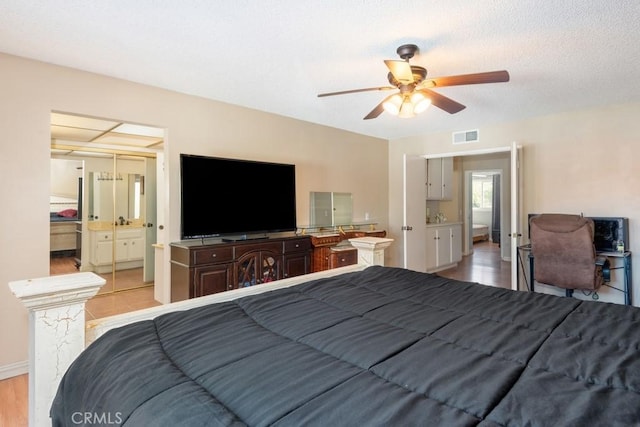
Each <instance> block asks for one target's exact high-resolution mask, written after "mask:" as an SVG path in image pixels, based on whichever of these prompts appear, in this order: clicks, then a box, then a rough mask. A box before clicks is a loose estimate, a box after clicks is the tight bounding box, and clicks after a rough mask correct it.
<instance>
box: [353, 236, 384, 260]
mask: <svg viewBox="0 0 640 427" xmlns="http://www.w3.org/2000/svg"><path fill="white" fill-rule="evenodd" d="M349 242H350V243H351V246H353V247H354V248H356V249H358V264H364V265H384V250H385V249H386V248H388V247H389V245H391V242H393V239H388V238H385V237H356V238H353V239H349Z"/></svg>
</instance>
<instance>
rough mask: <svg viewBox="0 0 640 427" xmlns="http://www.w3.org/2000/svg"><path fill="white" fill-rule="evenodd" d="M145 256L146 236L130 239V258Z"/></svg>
mask: <svg viewBox="0 0 640 427" xmlns="http://www.w3.org/2000/svg"><path fill="white" fill-rule="evenodd" d="M143 257H144V238H143V237H139V238H137V239H129V259H130V260H135V259H142V258H143Z"/></svg>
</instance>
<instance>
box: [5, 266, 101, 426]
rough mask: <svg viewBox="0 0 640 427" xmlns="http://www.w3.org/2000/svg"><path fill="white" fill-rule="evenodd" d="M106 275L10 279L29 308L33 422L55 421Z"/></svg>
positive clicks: (30, 389)
mask: <svg viewBox="0 0 640 427" xmlns="http://www.w3.org/2000/svg"><path fill="white" fill-rule="evenodd" d="M105 282H106V281H105V280H104V279H103V278H101V277H100V276H98V275H96V274H94V273H90V272H87V273H74V274H65V275H60V276H50V277H43V278H39V279H29V280H20V281H15V282H10V283H9V287H10V288H11V292H13V294H14V295H15V296H16V297H18V298H19V299H20V300H21V301H22V303H23V304H24V305H25V306H26V307H27V308H28V310H29V425H30V426H44V425H51V420H50V419H49V409H50V407H51V403H52V402H53V398H54V396H55V393H56V391H57V389H58V384H59V383H60V380H61V379H62V376H63V375H64V373H65V372H66V370H67V368H68V367H69V365H70V364H71V362H72V361H73V360H74V359H75V358H76V357H77V356H78V355H79V354H80V352H82V350H84V346H85V344H84V334H85V316H84V305H85V302H86V301H87V300H88V299H89V298H91V297H93V296H94V295H95V294H96V293H97V292H98V290H99V289H100V287H101V286H102V285H104V284H105Z"/></svg>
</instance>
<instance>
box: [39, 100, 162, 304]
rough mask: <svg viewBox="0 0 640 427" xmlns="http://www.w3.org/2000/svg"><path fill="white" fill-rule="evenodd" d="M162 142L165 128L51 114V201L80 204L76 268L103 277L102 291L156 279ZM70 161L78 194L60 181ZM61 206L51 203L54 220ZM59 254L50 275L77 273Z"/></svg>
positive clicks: (53, 258)
mask: <svg viewBox="0 0 640 427" xmlns="http://www.w3.org/2000/svg"><path fill="white" fill-rule="evenodd" d="M163 144H164V130H163V129H161V128H156V127H152V126H145V125H138V124H131V123H125V122H122V121H115V120H108V119H99V118H95V117H87V116H81V115H76V114H66V113H59V112H52V113H51V162H52V176H51V201H52V203H53V201H54V200H59V198H60V196H61V195H63V196H64V200H65V201H66V202H70V203H76V209H75V210H76V211H77V218H75V221H74V224H75V227H76V243H75V245H74V247H73V258H74V267H75V271H92V272H95V273H96V274H98V275H100V276H102V277H103V278H105V280H106V281H107V283H106V284H105V286H103V287H102V289H101V290H100V294H105V293H114V292H118V291H122V290H130V289H135V288H141V287H152V286H153V285H154V271H155V266H154V264H155V257H154V256H153V254H154V251H153V248H152V245H154V244H155V243H156V230H157V225H158V224H157V221H156V218H157V209H158V206H157V202H156V192H157V185H156V178H157V166H156V157H157V156H158V154H159V153H161V152H162V151H163V149H164V147H163ZM64 164H73V165H75V168H76V172H75V173H76V176H77V177H76V179H77V180H78V181H79V184H78V185H77V186H76V188H77V190H76V192H75V193H73V192H70V191H68V190H65V191H66V193H65V194H61V190H60V189H64V188H70V186H68V185H66V184H61V183H60V182H58V181H60V179H62V177H64V176H66V175H68V174H65V173H61V167H63V166H61V165H64ZM54 171H56V173H54ZM68 210H70V211H73V210H74V209H73V208H72V207H68ZM56 212H57V211H56V208H55V207H54V206H53V205H51V206H50V215H51V216H52V218H53V216H54V215H56ZM52 224H53V222H52ZM51 249H53V248H51ZM54 252H55V251H52V252H51V264H50V265H51V267H50V270H51V274H63V273H69V272H73V271H65V269H68V265H69V264H68V262H67V263H66V264H65V263H64V257H62V258H61V259H58V257H57V256H55V255H56V254H54ZM67 260H68V258H67Z"/></svg>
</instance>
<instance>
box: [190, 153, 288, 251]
mask: <svg viewBox="0 0 640 427" xmlns="http://www.w3.org/2000/svg"><path fill="white" fill-rule="evenodd" d="M180 177H181V214H182V215H181V236H182V239H196V238H206V237H219V236H220V237H224V236H228V237H229V236H232V237H230V239H234V240H235V239H245V238H247V239H248V238H253V237H256V235H259V234H262V235H265V236H266V234H267V233H274V232H282V231H293V230H295V229H296V170H295V165H290V164H282V163H267V162H257V161H249V160H238V159H226V158H220V157H207V156H198V155H192V154H181V155H180ZM265 236H262V237H265ZM257 237H260V236H257Z"/></svg>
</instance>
